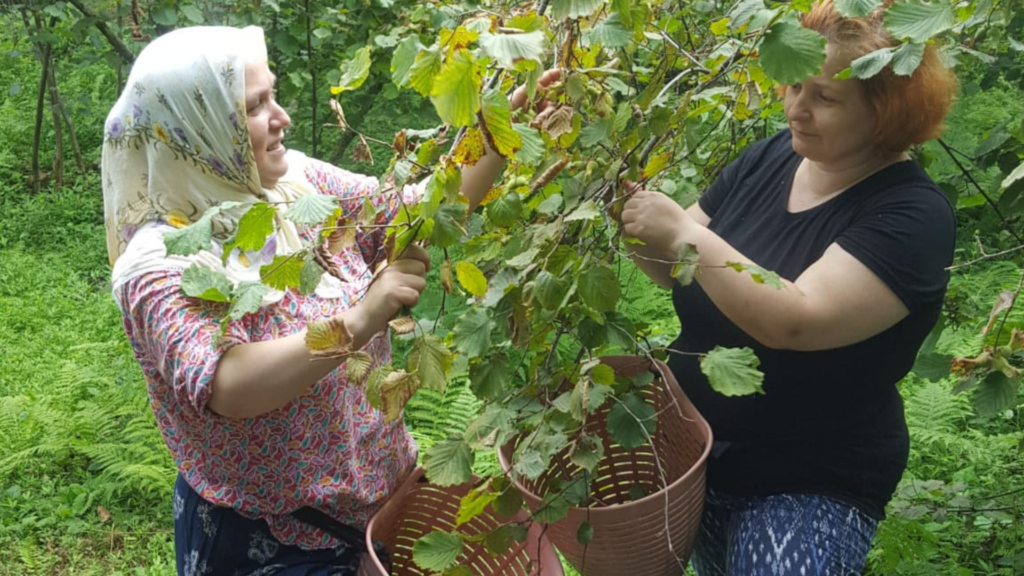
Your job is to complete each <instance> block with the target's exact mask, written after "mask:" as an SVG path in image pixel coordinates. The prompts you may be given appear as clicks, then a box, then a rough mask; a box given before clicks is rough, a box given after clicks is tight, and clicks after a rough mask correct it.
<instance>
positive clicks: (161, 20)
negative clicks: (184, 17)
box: [150, 6, 178, 26]
mask: <svg viewBox="0 0 1024 576" xmlns="http://www.w3.org/2000/svg"><path fill="white" fill-rule="evenodd" d="M150 16H151V17H152V18H153V22H156V23H157V24H159V25H161V26H174V25H176V24H177V23H178V13H177V12H176V11H175V10H174V7H173V6H160V7H159V8H157V9H155V10H153V11H152V12H150Z"/></svg>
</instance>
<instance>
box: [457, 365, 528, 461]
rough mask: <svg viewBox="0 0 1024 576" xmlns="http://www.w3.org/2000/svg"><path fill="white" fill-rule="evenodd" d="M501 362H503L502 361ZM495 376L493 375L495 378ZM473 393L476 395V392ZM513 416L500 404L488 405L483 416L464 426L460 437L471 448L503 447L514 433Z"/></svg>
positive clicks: (513, 414)
mask: <svg viewBox="0 0 1024 576" xmlns="http://www.w3.org/2000/svg"><path fill="white" fill-rule="evenodd" d="M502 361H503V362H504V359H503V360H502ZM481 365H483V364H481ZM497 376H498V375H497V374H495V377H497ZM502 376H503V375H502ZM470 378H472V372H470ZM473 393H474V394H476V391H474V392H473ZM478 396H479V395H478ZM482 397H483V398H485V399H487V398H489V397H488V396H482ZM515 416H516V415H515V412H512V411H511V410H509V409H508V408H506V407H504V406H502V405H501V404H488V405H487V408H484V412H483V414H480V415H479V416H477V417H476V418H474V419H473V420H470V422H469V424H467V425H466V432H465V433H464V434H463V436H462V437H463V439H465V441H466V443H467V444H469V445H470V446H471V447H473V448H481V447H487V448H491V447H494V446H501V445H504V444H505V443H506V442H507V441H508V439H509V438H510V437H511V436H512V434H513V433H514V428H513V427H512V419H513V418H515Z"/></svg>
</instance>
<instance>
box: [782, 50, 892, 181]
mask: <svg viewBox="0 0 1024 576" xmlns="http://www.w3.org/2000/svg"><path fill="white" fill-rule="evenodd" d="M843 68H845V66H842V67H840V66H839V65H836V64H835V62H834V58H831V57H830V58H829V60H828V61H827V62H826V64H825V67H824V68H823V69H822V74H821V75H820V76H812V77H810V78H808V79H807V80H805V81H804V82H801V83H799V84H794V85H792V86H790V87H789V88H788V89H787V90H786V101H785V108H786V118H787V119H788V120H789V127H790V130H791V131H792V133H793V150H794V151H796V153H797V154H800V155H801V156H803V157H805V158H807V159H808V160H811V161H814V162H818V163H820V164H823V165H826V166H835V167H837V168H841V167H843V166H846V165H853V164H856V163H859V162H862V161H864V160H865V159H867V158H869V157H870V156H873V155H875V154H876V150H875V123H876V120H875V114H874V111H873V110H872V109H871V107H870V106H868V102H867V100H866V99H865V97H864V92H863V89H862V87H861V84H860V82H859V81H857V80H835V79H833V76H834V75H835V74H837V73H838V72H840V71H841V70H842V69H843Z"/></svg>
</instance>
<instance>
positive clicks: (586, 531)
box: [576, 520, 594, 546]
mask: <svg viewBox="0 0 1024 576" xmlns="http://www.w3.org/2000/svg"><path fill="white" fill-rule="evenodd" d="M593 539H594V527H593V526H591V524H590V522H587V521H586V520H584V521H583V522H580V527H579V528H578V529H577V530H576V541H577V542H579V543H580V544H583V545H584V546H586V545H587V544H590V541H591V540H593Z"/></svg>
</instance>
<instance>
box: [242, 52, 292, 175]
mask: <svg viewBox="0 0 1024 576" xmlns="http://www.w3.org/2000/svg"><path fill="white" fill-rule="evenodd" d="M276 81H277V78H275V77H274V75H273V74H272V73H271V72H270V68H269V67H268V66H267V63H266V62H258V63H248V64H246V65H245V109H246V117H247V120H248V124H249V140H250V142H251V143H252V152H253V155H254V156H255V157H256V168H257V169H258V171H259V174H260V184H261V185H262V186H263V187H264V188H273V187H274V185H276V184H277V181H278V180H279V179H280V178H281V177H282V176H284V175H285V172H287V171H288V160H287V159H286V158H285V155H284V153H285V147H284V146H283V145H282V144H281V141H282V140H283V139H284V129H285V128H287V127H288V126H289V125H290V124H291V123H292V119H291V118H289V117H288V113H287V112H285V111H284V108H281V106H280V105H279V104H278V103H277V100H275V99H274V83H275V82H276Z"/></svg>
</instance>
